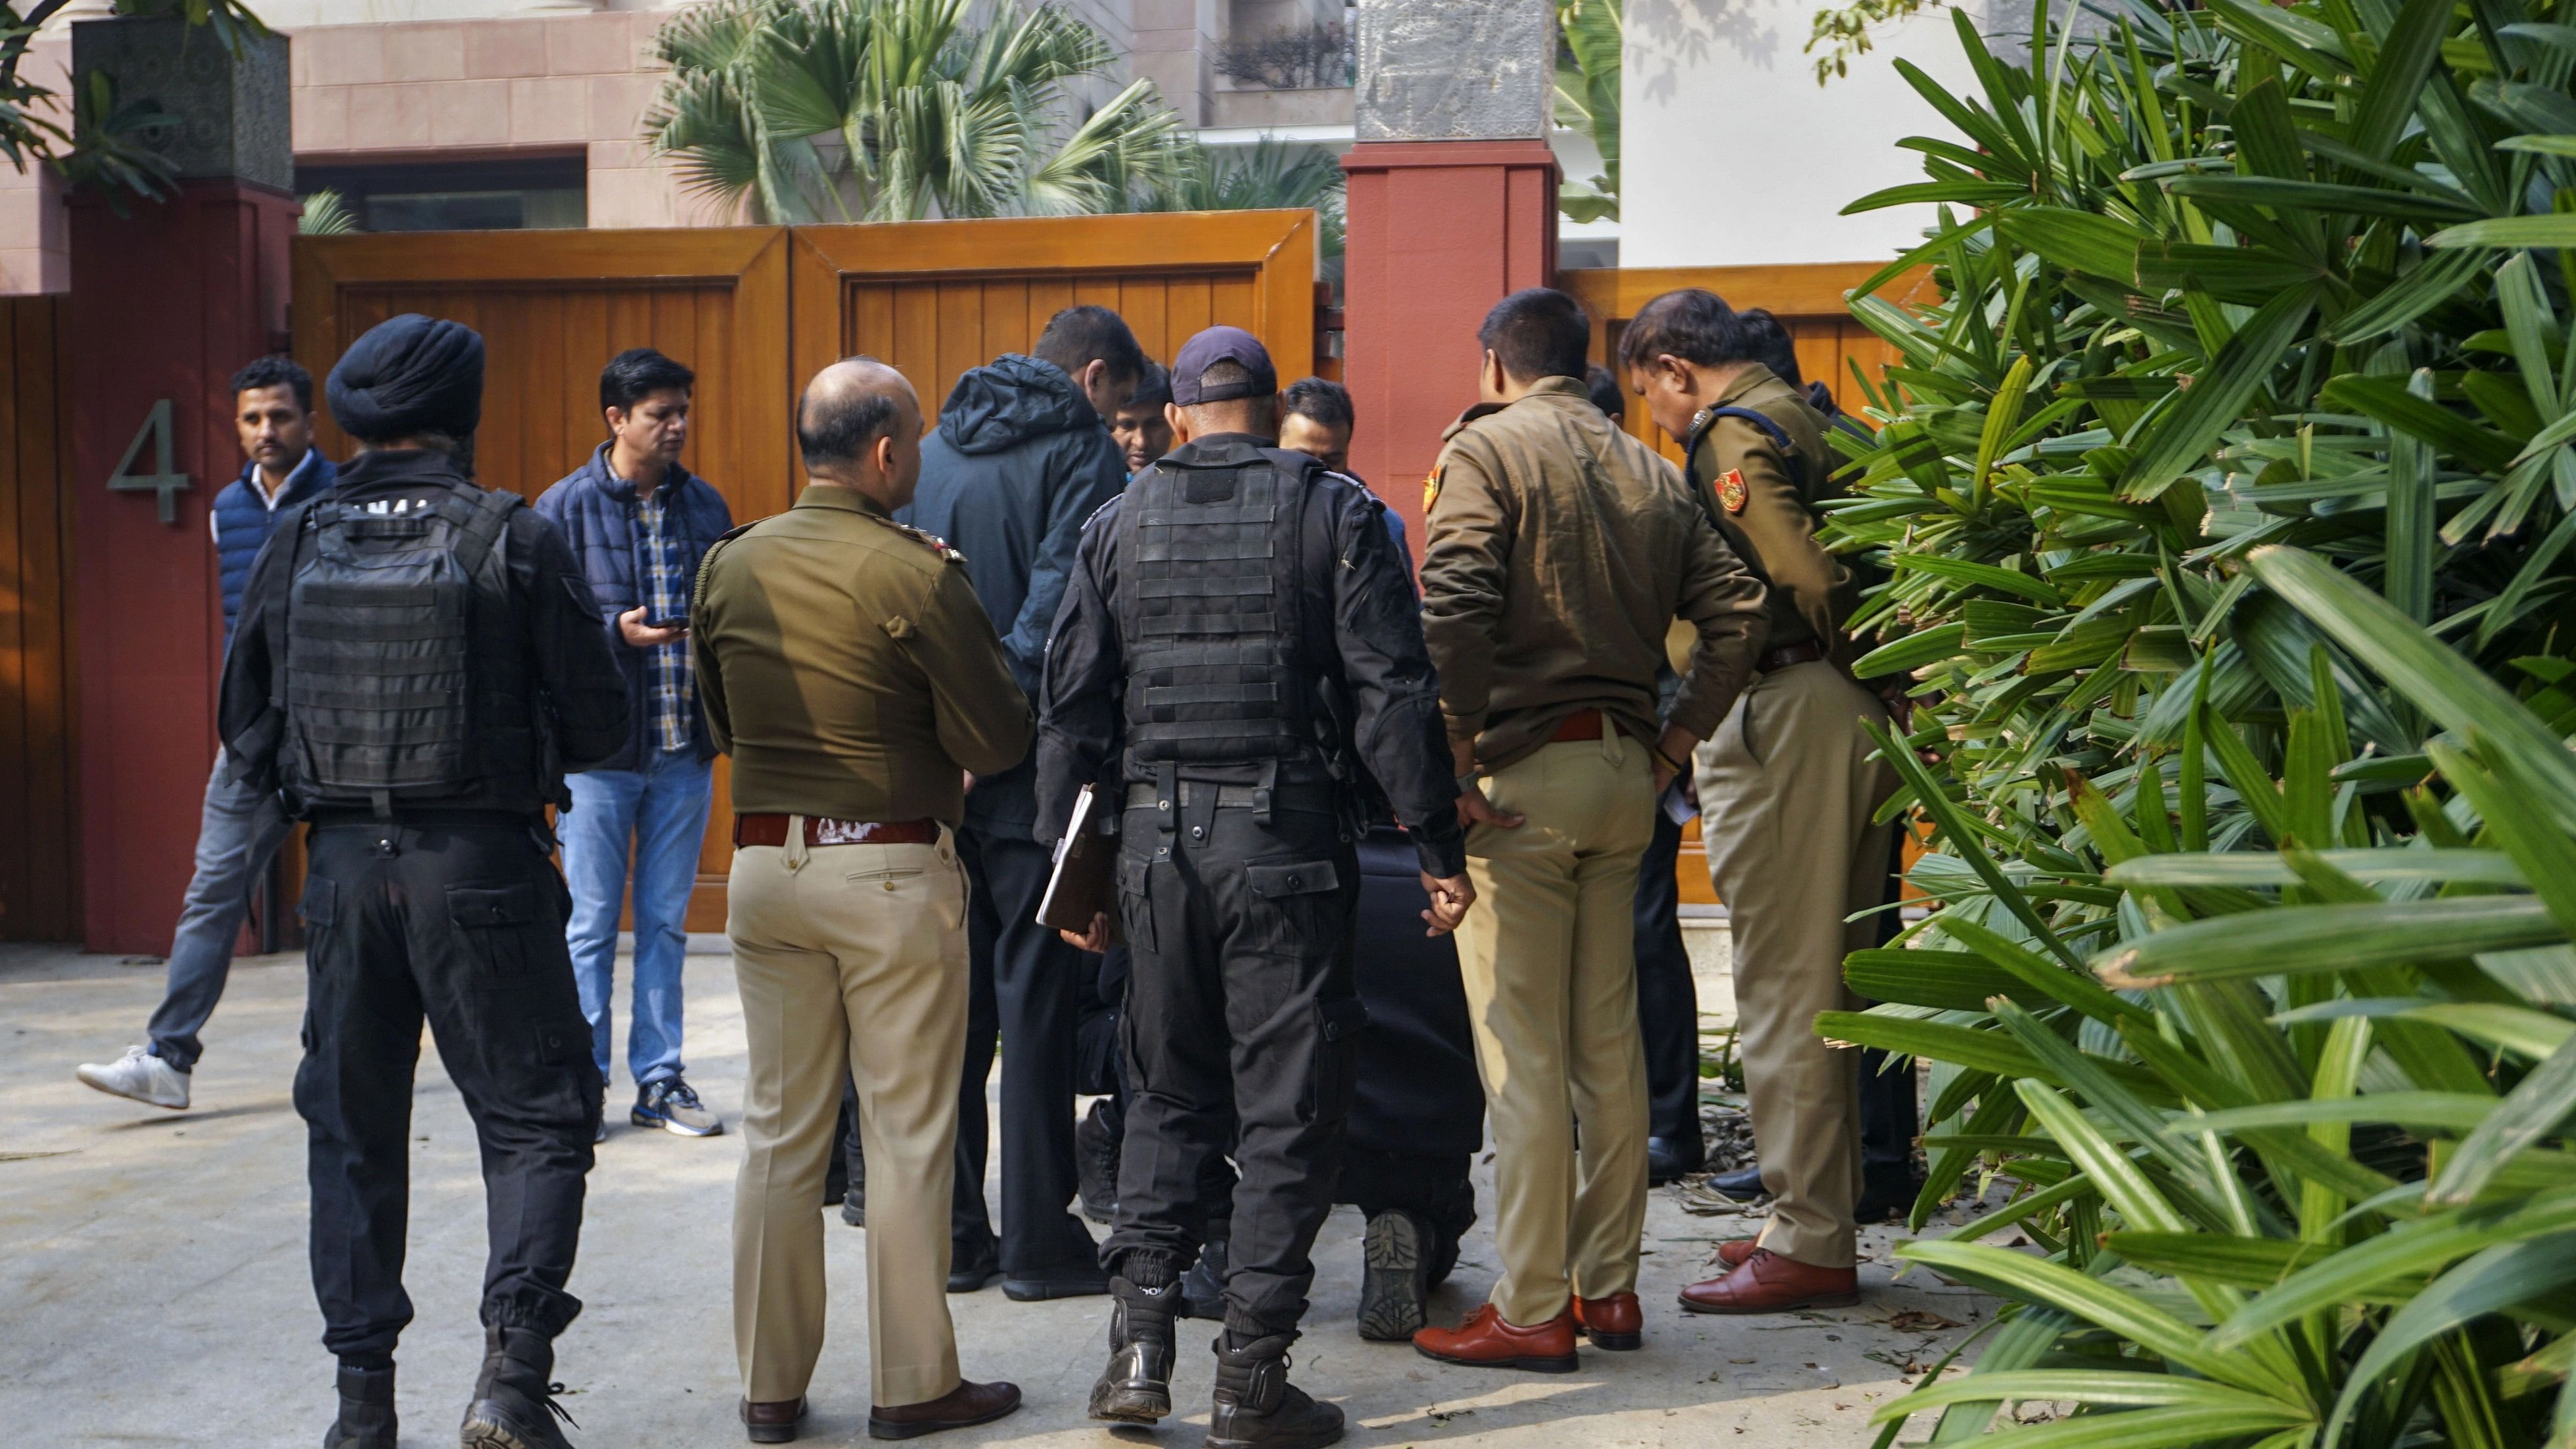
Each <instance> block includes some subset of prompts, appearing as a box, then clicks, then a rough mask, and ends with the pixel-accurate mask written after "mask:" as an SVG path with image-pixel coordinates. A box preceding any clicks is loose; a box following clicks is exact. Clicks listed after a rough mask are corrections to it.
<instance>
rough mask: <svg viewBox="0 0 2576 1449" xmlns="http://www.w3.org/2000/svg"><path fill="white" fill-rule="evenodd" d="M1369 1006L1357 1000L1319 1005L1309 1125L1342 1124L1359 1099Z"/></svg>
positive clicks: (1309, 1081)
mask: <svg viewBox="0 0 2576 1449" xmlns="http://www.w3.org/2000/svg"><path fill="white" fill-rule="evenodd" d="M1367 1025H1368V1006H1367V1004H1366V1003H1364V1002H1362V1001H1361V1000H1360V999H1359V998H1358V997H1356V996H1344V997H1339V998H1337V999H1335V1000H1331V1001H1319V1002H1317V1003H1315V1068H1314V1070H1313V1071H1312V1072H1309V1073H1308V1074H1307V1077H1306V1097H1305V1101H1304V1103H1303V1104H1302V1105H1303V1107H1304V1109H1305V1110H1304V1112H1303V1113H1302V1114H1301V1115H1303V1116H1304V1118H1305V1120H1307V1121H1309V1122H1328V1123H1329V1122H1339V1121H1342V1120H1343V1119H1345V1118H1347V1117H1349V1116H1350V1115H1351V1103H1352V1102H1353V1101H1354V1100H1355V1099H1356V1098H1357V1097H1358V1095H1359V1080H1360V1031H1361V1029H1362V1028H1364V1027H1366V1026H1367Z"/></svg>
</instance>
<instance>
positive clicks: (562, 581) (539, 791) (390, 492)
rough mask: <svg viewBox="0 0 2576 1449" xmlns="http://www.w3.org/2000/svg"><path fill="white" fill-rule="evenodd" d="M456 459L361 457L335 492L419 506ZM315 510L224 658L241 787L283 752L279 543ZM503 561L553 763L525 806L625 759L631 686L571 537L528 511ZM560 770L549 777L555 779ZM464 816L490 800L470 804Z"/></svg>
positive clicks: (270, 571)
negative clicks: (603, 628) (567, 774)
mask: <svg viewBox="0 0 2576 1449" xmlns="http://www.w3.org/2000/svg"><path fill="white" fill-rule="evenodd" d="M461 478H462V475H461V474H459V473H458V472H457V471H456V466H455V464H454V463H453V462H451V461H450V460H449V459H448V457H447V455H445V454H443V453H432V452H414V451H403V452H387V453H361V454H359V455H358V456H357V457H356V458H353V459H351V460H350V461H349V462H348V463H347V464H346V465H344V466H343V467H342V468H341V469H340V486H339V488H338V489H337V490H336V491H335V492H334V493H333V494H332V495H331V496H332V498H333V499H334V500H335V501H337V502H340V503H356V504H365V503H368V502H370V501H374V500H377V499H385V500H391V499H396V498H406V497H412V496H416V495H418V494H420V493H421V492H423V491H424V489H425V487H426V486H428V485H431V484H434V483H438V482H442V481H445V482H453V481H459V480H461ZM312 506H313V501H312V500H308V501H306V502H304V503H300V504H297V505H294V507H293V508H292V509H291V510H289V511H288V512H287V513H286V514H285V515H284V516H281V517H280V518H279V519H278V522H277V528H276V530H275V531H274V532H273V533H272V534H271V535H270V539H269V546H268V547H266V548H263V549H262V550H260V555H259V561H258V562H256V563H254V564H252V565H251V571H250V582H249V584H248V585H247V586H246V587H245V588H244V589H243V591H242V592H243V602H242V612H241V621H240V625H239V627H238V628H237V629H236V630H235V631H234V635H233V647H232V650H231V652H230V653H229V654H227V655H226V656H225V658H224V673H223V684H222V688H221V691H220V694H219V697H218V702H217V712H216V727H217V732H218V733H219V735H220V736H221V738H222V739H223V742H224V745H225V748H226V749H227V750H229V751H230V752H231V753H232V756H233V773H234V777H235V778H237V779H259V780H267V781H274V780H275V778H276V752H277V747H278V741H279V739H280V737H281V734H282V731H283V727H284V721H283V720H280V719H278V718H276V717H275V715H274V714H273V712H272V710H271V707H270V699H269V695H270V683H271V681H272V679H273V678H274V671H275V668H276V665H277V662H278V661H277V660H276V659H275V658H274V657H273V654H274V643H273V641H272V639H271V637H270V636H271V633H272V631H271V629H270V628H269V615H270V612H271V611H272V610H274V609H275V608H277V606H278V603H279V601H280V600H282V599H283V598H284V597H285V594H286V589H285V588H284V587H283V586H284V585H285V584H286V583H287V582H288V581H287V580H285V579H283V578H279V577H276V574H277V571H278V570H280V569H283V568H290V567H292V566H293V563H292V561H293V559H294V550H293V549H292V548H291V547H289V548H280V547H278V546H277V541H278V540H280V539H289V540H291V539H293V538H295V537H296V535H297V533H298V532H299V530H300V529H301V526H302V524H303V517H302V514H303V512H304V511H305V510H307V509H310V508H311V507H312ZM501 549H502V561H503V563H504V564H505V565H506V566H507V567H508V569H509V575H510V595H511V598H512V599H513V601H514V602H515V603H516V604H517V605H518V608H519V624H520V627H521V628H523V629H524V630H525V631H526V632H525V634H524V635H523V636H522V637H521V648H520V650H519V653H520V656H521V657H522V658H524V659H525V660H526V661H527V667H528V669H529V672H530V674H531V675H532V676H533V678H532V681H531V682H532V683H533V684H534V686H535V703H536V707H537V709H538V710H539V712H540V716H541V723H542V724H543V726H544V727H545V728H546V730H547V731H548V733H549V735H550V737H551V739H552V741H553V747H554V748H553V754H554V756H555V758H554V760H553V761H552V762H551V764H550V765H549V764H545V763H535V764H534V766H533V772H534V773H535V774H537V775H538V776H539V777H540V778H537V779H535V780H533V781H531V784H532V785H533V786H534V787H535V792H534V794H533V795H531V796H528V797H525V798H526V799H531V800H532V799H537V798H548V799H551V798H558V797H560V796H561V794H562V789H563V771H564V770H582V769H588V768H590V767H591V766H593V765H596V764H597V763H598V762H599V761H601V760H604V759H606V758H608V757H609V756H610V755H612V754H614V753H616V751H617V750H618V749H620V748H621V747H623V746H624V745H625V744H626V742H627V702H626V680H625V679H624V677H623V676H621V675H620V674H619V673H618V670H617V661H616V660H614V659H612V658H610V657H609V653H608V640H607V637H606V636H605V635H603V634H602V633H601V632H600V628H599V614H598V611H597V609H596V608H595V607H594V606H593V605H592V603H591V596H590V584H589V582H588V581H587V580H586V579H584V578H583V577H582V571H581V565H580V564H578V563H576V562H575V561H574V560H573V556H572V549H571V548H570V547H569V546H568V545H566V544H565V543H564V538H563V534H562V533H560V532H558V531H557V530H556V528H555V526H554V525H553V524H551V523H549V522H547V521H546V520H545V519H544V518H542V517H540V516H538V514H537V512H536V510H534V509H530V508H521V509H517V510H514V511H513V512H512V513H511V515H510V524H509V532H508V533H507V534H505V535H504V536H503V538H502V540H501ZM549 772H550V777H548V776H549ZM456 803H457V804H458V805H459V806H460V807H463V808H481V807H482V806H484V805H485V804H486V803H487V802H484V801H480V800H475V799H463V800H459V801H457V802H456ZM523 803H524V802H523V801H521V800H511V801H505V802H498V804H497V807H496V808H513V809H515V808H520V807H521V806H522V804H523Z"/></svg>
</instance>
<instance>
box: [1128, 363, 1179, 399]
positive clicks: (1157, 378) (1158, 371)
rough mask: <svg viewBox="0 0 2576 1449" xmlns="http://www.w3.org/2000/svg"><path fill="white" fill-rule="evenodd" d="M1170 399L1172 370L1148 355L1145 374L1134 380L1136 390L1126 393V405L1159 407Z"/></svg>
mask: <svg viewBox="0 0 2576 1449" xmlns="http://www.w3.org/2000/svg"><path fill="white" fill-rule="evenodd" d="M1171 400H1172V370H1171V369H1170V368H1168V367H1165V366H1164V365H1163V364H1161V363H1159V362H1156V361H1155V360H1154V359H1152V358H1150V357H1148V358H1146V359H1145V375H1144V376H1142V377H1140V378H1138V379H1137V380H1136V390H1135V391H1134V392H1131V393H1129V394H1127V402H1126V406H1128V407H1131V408H1159V407H1161V406H1163V404H1165V403H1168V402H1170V401H1171Z"/></svg>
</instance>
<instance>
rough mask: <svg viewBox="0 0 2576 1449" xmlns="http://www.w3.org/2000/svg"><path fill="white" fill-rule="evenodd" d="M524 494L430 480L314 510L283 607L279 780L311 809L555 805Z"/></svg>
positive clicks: (282, 587) (301, 807)
mask: <svg viewBox="0 0 2576 1449" xmlns="http://www.w3.org/2000/svg"><path fill="white" fill-rule="evenodd" d="M524 506H526V505H525V500H523V499H521V498H520V497H518V496H517V495H516V494H511V493H487V492H484V491H482V490H480V489H477V488H474V487H472V486H471V485H469V484H466V483H463V482H461V481H460V482H453V483H448V484H444V485H442V484H440V483H438V482H436V481H430V482H428V483H427V484H425V486H424V490H423V492H421V493H415V494H412V495H410V496H406V497H400V498H393V499H384V500H375V501H370V502H343V501H338V500H334V499H324V500H321V501H318V502H316V503H315V504H314V505H313V506H312V507H311V508H310V509H308V510H307V511H306V512H305V514H304V516H303V518H302V520H301V522H300V526H299V527H298V528H297V530H296V534H295V537H294V539H293V540H292V542H291V546H292V547H293V548H294V550H295V555H294V560H293V564H292V567H290V568H286V569H282V570H279V571H278V572H277V573H276V574H275V575H273V577H274V578H275V579H276V580H277V581H278V582H277V585H276V587H277V588H278V589H279V591H280V592H281V593H282V594H283V595H284V597H283V599H281V600H279V601H278V602H279V603H280V604H281V605H282V607H276V608H273V609H272V612H271V615H270V619H271V624H270V627H271V629H272V631H273V632H272V635H271V638H272V640H273V641H274V642H273V644H272V657H273V658H274V659H275V660H276V661H277V668H276V673H275V677H274V680H273V682H272V685H271V694H270V702H271V704H272V705H273V706H274V707H275V708H276V709H277V710H278V711H279V713H280V715H281V716H282V718H283V720H284V737H283V739H282V740H281V742H280V747H279V751H278V780H279V784H280V786H281V787H282V788H283V789H284V791H285V793H286V796H287V799H288V802H289V804H290V805H291V806H292V807H294V809H295V811H296V813H297V814H299V815H311V814H313V813H315V812H317V811H339V810H366V811H369V812H371V813H373V814H376V815H379V816H387V817H390V816H394V815H396V814H397V813H398V812H399V810H400V809H401V808H402V807H404V806H412V807H433V808H440V809H473V810H486V809H488V810H503V811H512V812H525V813H533V812H534V811H536V810H537V809H538V808H539V807H540V806H541V805H542V804H543V803H544V800H545V796H546V794H547V793H548V790H547V783H546V782H547V778H548V775H549V773H550V772H549V771H548V769H547V766H546V761H545V758H544V755H545V751H544V749H543V747H542V743H541V738H540V735H541V732H540V730H539V729H538V727H537V720H536V710H535V707H534V699H535V690H534V687H533V682H532V681H531V680H530V678H529V662H528V660H527V658H526V650H525V647H524V645H523V644H522V642H521V634H522V631H521V630H519V629H518V628H516V627H515V625H516V622H517V621H516V618H515V614H516V610H515V608H514V606H513V600H512V598H511V595H510V583H509V571H508V567H507V563H506V560H505V559H504V558H503V556H502V549H501V543H502V539H503V536H504V535H505V533H506V532H507V530H508V528H509V520H510V515H511V514H512V513H513V512H515V511H516V510H518V509H519V508H522V507H524Z"/></svg>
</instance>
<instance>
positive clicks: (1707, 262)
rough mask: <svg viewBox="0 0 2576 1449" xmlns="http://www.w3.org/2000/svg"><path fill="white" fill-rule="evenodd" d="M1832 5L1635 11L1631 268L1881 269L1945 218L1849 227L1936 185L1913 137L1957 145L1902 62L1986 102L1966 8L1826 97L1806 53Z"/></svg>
mask: <svg viewBox="0 0 2576 1449" xmlns="http://www.w3.org/2000/svg"><path fill="white" fill-rule="evenodd" d="M1817 3H1818V0H1627V5H1626V9H1625V16H1626V22H1627V46H1626V50H1625V54H1624V56H1623V62H1622V65H1623V70H1622V77H1621V88H1620V109H1621V115H1620V127H1619V138H1620V177H1619V180H1620V196H1619V219H1620V228H1619V230H1620V242H1619V264H1620V265H1621V266H1626V267H1682V266H1749V265H1766V264H1780V263H1796V262H1856V261H1881V260H1885V259H1887V258H1889V257H1893V256H1894V255H1896V254H1897V253H1898V252H1900V251H1902V250H1904V249H1905V248H1906V247H1908V246H1911V245H1913V244H1914V243H1916V242H1917V241H1919V240H1921V233H1922V231H1923V229H1924V228H1925V227H1927V226H1929V225H1930V224H1931V220H1932V208H1930V207H1928V206H1924V207H1901V208H1896V209H1892V210H1887V211H1873V212H1867V213H1864V214H1862V215H1859V216H1848V217H1847V216H1840V215H1837V213H1839V212H1840V211H1841V210H1842V208H1843V207H1844V205H1845V204H1847V203H1849V202H1850V201H1852V200H1854V199H1856V198H1858V197H1860V196H1864V195H1866V194H1868V193H1870V192H1873V191H1877V190H1879V189H1880V188H1882V187H1887V186H1894V185H1899V184H1901V183H1904V182H1908V181H1920V180H1923V179H1925V178H1924V176H1923V172H1922V166H1921V162H1922V157H1921V156H1920V155H1919V154H1918V153H1916V152H1913V151H1900V150H1898V149H1896V142H1898V141H1900V140H1902V139H1904V138H1905V137H1907V136H1921V135H1937V136H1950V135H1951V132H1950V130H1949V127H1948V126H1947V124H1946V123H1944V122H1943V121H1942V120H1941V117H1940V114H1939V113H1938V112H1936V111H1934V110H1933V109H1932V108H1931V106H1930V105H1928V104H1926V103H1925V102H1924V100H1923V99H1922V97H1920V96H1918V95H1916V94H1915V92H1914V90H1913V88H1912V87H1910V86H1908V85H1907V84H1906V83H1905V80H1904V78H1903V77H1902V76H1900V75H1898V74H1897V73H1896V69H1895V67H1894V66H1893V65H1892V64H1891V63H1890V60H1891V57H1894V56H1900V55H1901V56H1904V57H1905V58H1907V59H1908V60H1911V61H1912V62H1913V63H1914V64H1916V65H1918V66H1921V67H1922V68H1923V69H1924V70H1925V71H1927V72H1929V73H1930V74H1931V75H1932V77H1933V78H1934V79H1936V80H1939V81H1941V82H1942V83H1943V84H1944V85H1945V86H1947V87H1948V88H1949V89H1951V90H1952V91H1954V92H1956V91H1965V92H1969V93H1975V90H1976V86H1975V76H1974V73H1973V72H1972V71H1971V70H1970V69H1969V67H1968V62H1967V59H1966V57H1964V56H1962V55H1960V54H1959V49H1958V39H1957V36H1956V35H1955V33H1954V32H1953V31H1952V29H1951V24H1952V22H1951V19H1950V11H1948V10H1946V9H1943V10H1936V11H1933V12H1931V13H1929V14H1925V15H1920V16H1917V17H1916V18H1915V19H1913V20H1911V21H1909V22H1907V23H1906V24H1905V25H1903V26H1901V27H1898V28H1896V29H1894V30H1890V31H1888V32H1885V33H1884V34H1882V35H1881V36H1879V37H1877V38H1876V39H1875V41H1874V47H1875V48H1873V49H1872V50H1871V51H1870V52H1869V53H1868V54H1866V55H1863V56H1861V57H1859V58H1858V59H1857V60H1855V61H1854V62H1853V63H1852V66H1851V73H1850V74H1849V75H1847V76H1844V77H1841V78H1839V79H1836V80H1834V81H1832V82H1830V83H1828V84H1826V85H1825V86H1824V87H1822V88H1821V89H1819V88H1818V87H1817V85H1816V80H1815V70H1814V62H1813V57H1811V56H1808V55H1807V54H1805V53H1804V47H1805V45H1806V43H1807V36H1808V33H1809V31H1810V29H1811V28H1812V25H1813V18H1814V15H1815V11H1816V6H1817Z"/></svg>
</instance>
